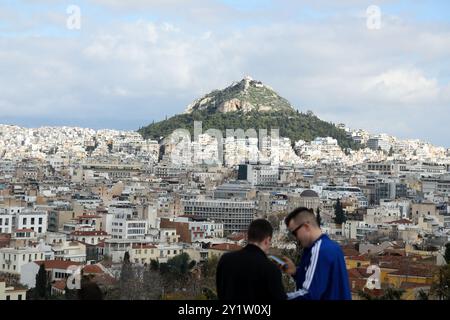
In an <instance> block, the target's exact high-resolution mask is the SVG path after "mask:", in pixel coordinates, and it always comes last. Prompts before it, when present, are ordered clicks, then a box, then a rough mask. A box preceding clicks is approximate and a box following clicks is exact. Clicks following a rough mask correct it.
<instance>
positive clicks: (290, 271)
mask: <svg viewBox="0 0 450 320" xmlns="http://www.w3.org/2000/svg"><path fill="white" fill-rule="evenodd" d="M281 258H282V259H283V260H284V262H286V265H287V267H284V268H283V269H282V270H283V271H284V272H286V273H287V274H289V275H291V276H293V275H294V274H295V273H296V272H297V267H296V266H295V264H294V262H292V260H291V259H289V258H288V257H281Z"/></svg>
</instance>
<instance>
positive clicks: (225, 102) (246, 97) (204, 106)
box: [186, 76, 293, 113]
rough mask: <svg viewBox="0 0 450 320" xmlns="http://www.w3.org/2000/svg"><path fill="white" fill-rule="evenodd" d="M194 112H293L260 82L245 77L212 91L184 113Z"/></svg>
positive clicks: (284, 101)
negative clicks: (221, 88)
mask: <svg viewBox="0 0 450 320" xmlns="http://www.w3.org/2000/svg"><path fill="white" fill-rule="evenodd" d="M194 111H208V112H209V113H211V112H220V113H228V112H236V111H242V112H243V113H248V112H251V111H257V112H276V111H293V108H292V106H291V104H290V103H289V101H287V100H286V99H284V98H282V97H280V96H279V95H278V93H276V92H275V91H274V90H273V89H272V88H270V87H268V86H266V85H264V84H263V83H262V82H260V81H256V80H253V79H252V78H250V77H248V76H247V77H245V78H244V79H242V80H241V81H239V82H235V83H233V84H232V85H231V86H229V87H227V88H225V89H223V90H214V91H213V92H211V93H209V94H207V95H206V96H204V97H202V98H200V99H198V100H195V101H194V102H193V103H192V104H190V105H189V106H188V107H187V109H186V113H192V112H194Z"/></svg>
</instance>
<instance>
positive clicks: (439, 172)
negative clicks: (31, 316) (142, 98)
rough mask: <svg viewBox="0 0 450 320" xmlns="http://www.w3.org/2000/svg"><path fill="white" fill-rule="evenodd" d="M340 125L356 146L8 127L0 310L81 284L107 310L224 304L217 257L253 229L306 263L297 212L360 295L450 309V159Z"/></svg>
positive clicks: (2, 134) (0, 130) (0, 184)
mask: <svg viewBox="0 0 450 320" xmlns="http://www.w3.org/2000/svg"><path fill="white" fill-rule="evenodd" d="M336 128H337V129H338V130H342V131H343V132H344V133H345V135H346V136H347V138H348V139H352V140H353V141H354V143H355V144H356V145H358V146H359V147H358V148H353V149H351V148H342V147H340V146H339V144H338V141H337V140H336V139H334V138H331V137H316V138H315V139H313V140H311V141H303V140H299V141H290V139H289V138H284V137H279V138H277V137H276V138H274V137H273V136H269V138H266V139H265V140H264V141H262V143H261V141H260V142H258V141H257V139H256V141H255V140H254V138H249V137H236V136H227V138H226V139H224V140H223V142H222V145H220V146H219V142H218V139H214V138H213V137H212V136H211V135H208V133H201V134H200V135H198V137H194V139H193V140H192V141H191V140H189V139H188V140H183V142H182V148H180V142H178V141H175V140H173V139H169V138H163V137H161V139H158V140H146V139H144V138H143V137H142V135H141V134H140V133H137V132H129V131H116V130H92V129H82V128H74V127H42V128H38V129H28V128H22V127H18V126H10V125H1V126H0V159H1V160H0V300H25V299H75V298H76V294H75V293H74V292H75V291H76V289H77V287H76V285H77V281H78V282H79V281H81V282H84V281H88V282H95V283H96V284H97V285H98V286H99V287H100V288H101V290H102V292H103V294H104V297H105V299H155V300H156V299H215V298H216V291H215V290H216V288H215V267H216V265H217V261H218V259H219V258H220V256H221V255H222V254H223V253H225V252H228V251H233V250H239V249H240V248H242V247H243V246H245V244H246V230H247V227H248V225H249V224H250V222H251V221H253V220H254V219H256V218H259V217H262V218H266V219H268V220H269V221H270V222H271V223H272V225H273V227H274V230H275V234H274V236H273V240H272V247H273V248H272V251H273V252H274V253H275V254H278V255H280V256H281V255H285V256H289V257H291V258H292V259H295V261H298V259H299V258H300V255H301V250H299V248H298V247H297V244H296V243H295V241H293V240H292V239H291V238H290V237H288V235H287V230H286V226H285V224H284V222H283V219H284V217H285V216H286V215H287V214H288V213H289V212H290V211H292V210H293V209H295V208H297V207H307V208H312V209H314V212H315V213H316V216H317V219H318V221H320V225H321V228H322V230H323V232H325V233H327V234H328V235H329V236H330V237H331V238H332V239H333V240H335V241H337V242H338V243H339V244H340V246H341V248H342V250H343V252H344V256H345V261H346V265H347V269H348V274H349V282H350V288H351V290H352V297H353V299H407V300H414V299H449V298H450V294H449V293H450V292H449V289H448V282H449V281H450V272H449V268H448V265H447V263H449V262H450V246H449V245H447V244H448V243H449V242H450V202H449V201H450V150H449V149H445V148H442V147H435V146H433V145H431V144H428V143H424V142H421V141H418V140H400V139H397V138H395V137H392V136H388V135H383V134H382V135H373V134H370V133H369V132H366V131H364V130H352V129H349V128H347V127H346V126H345V125H344V124H337V125H336ZM252 139H253V140H252ZM218 147H220V148H222V147H223V155H222V158H220V152H217V150H219V149H220V148H219V149H218ZM264 159H265V160H266V161H263V160H264ZM446 245H447V246H446ZM373 266H375V269H377V270H378V271H379V272H375V273H373V272H374V271H373V270H374V267H373ZM374 276H377V279H375V280H376V281H375V282H377V281H378V283H377V284H376V285H372V284H373V282H372V280H373V279H374ZM283 281H284V283H285V287H286V288H287V289H289V288H291V289H292V288H294V283H293V282H292V279H290V278H289V277H286V278H283Z"/></svg>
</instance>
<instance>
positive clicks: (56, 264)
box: [34, 260, 81, 270]
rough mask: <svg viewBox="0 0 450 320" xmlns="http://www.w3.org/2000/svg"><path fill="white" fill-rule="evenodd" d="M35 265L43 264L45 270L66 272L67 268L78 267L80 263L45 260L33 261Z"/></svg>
mask: <svg viewBox="0 0 450 320" xmlns="http://www.w3.org/2000/svg"><path fill="white" fill-rule="evenodd" d="M34 263H36V264H37V265H39V266H40V265H41V264H44V266H45V269H64V270H67V268H69V266H74V265H75V266H79V265H81V263H80V262H75V261H65V260H45V261H34Z"/></svg>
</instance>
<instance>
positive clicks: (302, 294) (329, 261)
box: [284, 208, 351, 300]
mask: <svg viewBox="0 0 450 320" xmlns="http://www.w3.org/2000/svg"><path fill="white" fill-rule="evenodd" d="M285 223H286V226H287V228H288V230H289V232H290V233H291V234H292V235H293V236H294V237H295V238H296V239H297V240H298V241H299V242H300V244H301V246H302V247H303V248H304V250H303V255H302V258H301V261H300V264H299V266H298V267H297V268H296V267H295V264H294V263H293V262H292V260H290V259H289V258H287V257H284V260H285V261H286V263H287V265H288V266H287V268H285V269H284V271H285V272H286V273H288V274H290V275H292V276H293V277H294V279H295V281H296V284H297V291H294V292H291V293H288V299H289V300H351V292H350V287H349V280H348V274H347V267H346V265H345V260H344V254H343V253H342V250H341V248H340V247H339V245H338V244H337V243H336V242H334V241H332V240H331V239H330V238H329V237H328V235H326V234H323V233H322V230H321V229H320V226H319V225H318V223H317V220H316V216H315V215H314V211H313V210H312V209H307V208H297V209H295V210H294V211H292V212H291V213H290V214H289V215H288V216H287V217H286V219H285Z"/></svg>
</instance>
